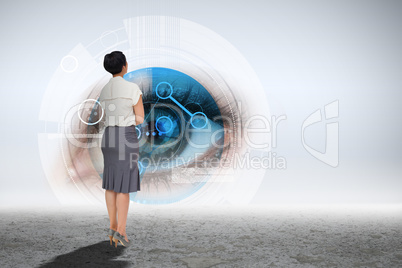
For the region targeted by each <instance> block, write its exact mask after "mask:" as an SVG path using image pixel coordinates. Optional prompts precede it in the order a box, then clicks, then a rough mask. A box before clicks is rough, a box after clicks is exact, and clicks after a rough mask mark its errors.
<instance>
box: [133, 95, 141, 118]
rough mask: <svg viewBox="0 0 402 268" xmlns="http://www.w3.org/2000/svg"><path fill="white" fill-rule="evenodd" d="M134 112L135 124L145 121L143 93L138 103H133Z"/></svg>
mask: <svg viewBox="0 0 402 268" xmlns="http://www.w3.org/2000/svg"><path fill="white" fill-rule="evenodd" d="M133 109H134V114H135V125H140V124H142V123H143V122H144V104H143V103H142V94H141V95H140V98H139V99H138V102H137V104H136V105H133Z"/></svg>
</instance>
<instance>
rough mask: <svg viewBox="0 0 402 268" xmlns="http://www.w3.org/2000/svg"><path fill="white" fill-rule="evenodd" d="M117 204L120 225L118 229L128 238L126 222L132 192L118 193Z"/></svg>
mask: <svg viewBox="0 0 402 268" xmlns="http://www.w3.org/2000/svg"><path fill="white" fill-rule="evenodd" d="M116 204H117V215H118V220H117V222H118V225H117V231H118V232H119V233H120V234H121V235H122V236H124V237H126V240H127V241H128V239H127V235H126V223H127V214H128V206H129V204H130V194H128V193H127V194H125V193H117V197H116Z"/></svg>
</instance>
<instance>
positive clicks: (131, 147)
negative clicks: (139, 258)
mask: <svg viewBox="0 0 402 268" xmlns="http://www.w3.org/2000/svg"><path fill="white" fill-rule="evenodd" d="M103 66H104V68H105V69H106V71H108V72H109V73H111V74H112V75H113V77H112V78H110V80H109V82H108V83H107V84H106V85H105V86H104V87H103V89H102V92H101V94H100V96H99V102H100V104H101V105H102V108H103V109H104V112H105V113H104V116H105V118H104V122H105V131H104V133H103V135H102V145H101V149H102V154H103V159H104V170H103V178H102V180H103V181H102V188H103V189H105V190H106V191H105V199H106V206H107V210H108V214H109V219H110V227H109V231H108V236H109V239H110V244H112V241H113V242H115V247H117V244H118V243H121V244H122V245H123V246H125V247H128V246H130V244H131V242H130V241H129V240H128V238H127V234H126V222H127V214H128V208H129V204H130V194H129V193H131V192H137V191H140V174H139V168H138V159H139V144H138V137H137V133H136V129H135V126H136V125H139V124H142V122H143V121H144V106H143V102H142V92H141V90H140V88H139V87H138V85H137V84H135V83H132V82H129V81H126V80H125V79H124V78H123V75H124V74H126V73H127V67H128V64H127V61H126V57H125V55H124V54H123V53H122V52H120V51H113V52H111V53H110V54H107V55H105V58H104V62H103Z"/></svg>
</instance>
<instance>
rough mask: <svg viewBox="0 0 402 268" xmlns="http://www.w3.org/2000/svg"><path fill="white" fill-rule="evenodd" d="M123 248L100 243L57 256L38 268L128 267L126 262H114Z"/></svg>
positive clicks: (107, 242)
mask: <svg viewBox="0 0 402 268" xmlns="http://www.w3.org/2000/svg"><path fill="white" fill-rule="evenodd" d="M124 249H125V248H124V247H122V246H118V247H117V248H115V247H114V244H113V246H111V245H110V244H109V241H102V242H99V243H96V244H93V245H90V246H87V247H83V248H79V249H77V250H74V251H73V252H70V253H67V254H63V255H59V256H57V257H55V258H54V259H52V260H51V261H49V262H47V263H45V264H42V265H40V266H39V268H50V267H83V266H85V267H129V264H130V263H129V262H128V261H122V260H114V259H115V258H116V257H118V256H120V255H122V254H123V252H124Z"/></svg>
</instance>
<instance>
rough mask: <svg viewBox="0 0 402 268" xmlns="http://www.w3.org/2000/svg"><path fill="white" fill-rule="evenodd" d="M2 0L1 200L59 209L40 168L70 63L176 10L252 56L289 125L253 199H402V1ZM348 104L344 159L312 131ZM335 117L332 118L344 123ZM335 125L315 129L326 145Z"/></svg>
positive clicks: (273, 106) (343, 113)
mask: <svg viewBox="0 0 402 268" xmlns="http://www.w3.org/2000/svg"><path fill="white" fill-rule="evenodd" d="M142 2H146V3H140V2H139V1H121V2H119V4H118V5H117V4H116V1H2V3H1V8H0V20H1V23H0V29H1V30H0V32H1V41H2V42H1V44H0V46H1V50H0V55H1V61H0V71H1V74H0V75H1V78H2V81H3V82H2V84H1V101H2V105H1V106H0V107H1V108H0V109H1V114H2V124H1V130H2V131H1V140H0V143H1V151H0V159H1V163H2V164H1V167H2V172H1V175H0V182H1V187H0V205H2V206H4V205H12V204H24V203H27V204H28V203H29V204H49V205H50V204H57V203H58V200H57V199H56V197H55V195H54V194H53V192H52V190H51V189H50V187H49V185H48V183H47V179H46V178H45V175H44V172H43V170H42V167H41V162H40V159H39V150H38V142H37V134H38V133H40V132H43V131H44V129H43V128H44V125H43V124H42V123H41V122H39V120H38V115H39V109H40V105H41V102H42V98H43V94H44V92H45V90H46V87H47V85H48V83H49V81H50V79H51V77H52V75H53V73H54V72H55V70H56V68H57V66H58V65H59V64H60V61H61V59H62V58H63V57H64V56H65V55H66V54H68V52H69V51H70V50H71V49H72V48H74V47H75V46H76V45H77V44H78V43H82V44H83V45H87V44H89V43H90V42H92V41H93V40H95V39H96V38H98V37H99V36H100V35H101V34H102V33H103V32H105V31H107V30H114V29H116V28H119V27H122V26H123V20H124V19H125V18H129V17H132V16H138V15H171V16H180V17H182V18H185V19H188V20H191V21H194V22H196V23H199V24H201V25H204V26H205V27H207V28H209V29H211V30H213V31H215V32H216V33H218V34H219V35H221V36H222V37H224V38H225V39H226V40H228V41H229V42H230V43H231V44H232V45H233V46H235V47H236V48H237V49H238V50H239V51H240V53H242V54H243V56H244V57H245V58H246V59H247V60H248V62H249V63H250V65H251V66H252V67H253V69H254V71H255V72H256V74H257V75H258V77H259V79H260V81H261V83H262V85H263V87H264V89H265V91H266V92H267V97H268V101H269V104H270V111H271V114H273V115H277V116H279V115H282V114H285V115H286V116H287V120H285V121H283V122H281V123H280V124H279V127H278V145H277V147H276V148H274V150H273V151H274V152H275V153H276V154H277V155H278V156H283V157H285V158H286V160H287V169H286V170H268V171H267V174H266V177H265V179H264V182H263V183H262V185H261V187H260V189H259V191H258V192H257V194H256V196H255V198H254V199H253V202H252V203H310V202H318V203H327V202H329V203H400V202H401V201H402V179H401V174H402V165H401V162H402V153H401V150H402V143H401V142H400V138H401V137H402V135H401V134H402V131H401V119H400V118H401V116H402V108H401V106H400V101H401V100H402V98H401V97H402V76H401V73H402V53H401V52H402V51H401V47H402V31H401V30H400V29H401V25H402V2H401V1H332V2H330V1H179V0H173V1H142ZM335 100H339V118H337V120H338V122H339V166H338V167H337V168H333V167H330V166H328V165H326V164H324V163H322V162H320V161H319V160H317V159H315V158H314V157H312V156H311V155H310V154H309V153H308V152H307V151H306V150H305V149H304V148H303V146H302V143H301V126H302V123H303V121H304V120H305V119H306V118H307V117H308V116H309V115H310V114H311V113H313V112H314V111H315V110H317V109H320V108H321V109H322V108H323V107H324V106H325V105H326V104H328V103H330V102H332V101H335ZM334 121H336V120H332V121H331V122H334ZM324 137H325V124H324V122H323V123H322V124H321V125H320V124H317V125H315V126H312V127H311V128H310V129H309V130H306V137H305V138H306V142H307V143H308V144H309V145H310V146H311V147H314V148H317V149H320V150H321V151H323V150H324V142H325V140H324Z"/></svg>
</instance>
